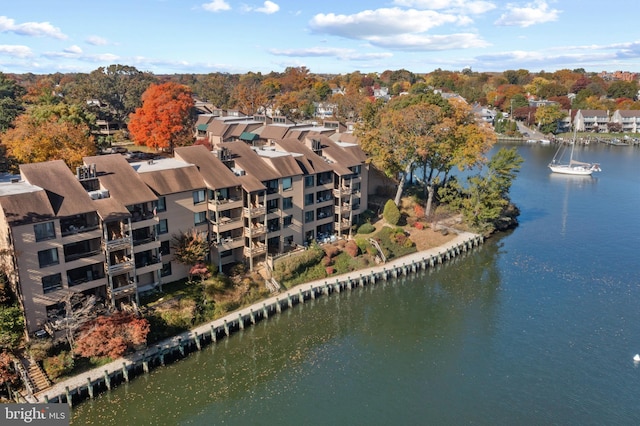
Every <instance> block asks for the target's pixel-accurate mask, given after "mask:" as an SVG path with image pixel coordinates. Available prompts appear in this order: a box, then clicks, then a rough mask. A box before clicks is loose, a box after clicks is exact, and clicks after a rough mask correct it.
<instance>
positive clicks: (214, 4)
mask: <svg viewBox="0 0 640 426" xmlns="http://www.w3.org/2000/svg"><path fill="white" fill-rule="evenodd" d="M202 8H203V9H204V10H206V11H209V12H220V11H223V10H231V6H230V5H229V3H227V2H226V1H225V0H212V1H210V2H209V3H204V4H203V5H202Z"/></svg>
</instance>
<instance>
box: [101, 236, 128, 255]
mask: <svg viewBox="0 0 640 426" xmlns="http://www.w3.org/2000/svg"><path fill="white" fill-rule="evenodd" d="M104 248H105V250H106V251H108V252H110V251H118V250H126V249H128V248H131V238H129V237H128V236H122V237H120V238H118V237H116V238H115V239H112V240H109V241H104Z"/></svg>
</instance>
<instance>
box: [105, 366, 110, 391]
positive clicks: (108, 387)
mask: <svg viewBox="0 0 640 426" xmlns="http://www.w3.org/2000/svg"><path fill="white" fill-rule="evenodd" d="M104 384H105V385H106V386H107V390H111V378H110V377H109V373H108V372H107V370H104Z"/></svg>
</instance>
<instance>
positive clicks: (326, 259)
mask: <svg viewBox="0 0 640 426" xmlns="http://www.w3.org/2000/svg"><path fill="white" fill-rule="evenodd" d="M332 262H333V261H332V260H331V258H330V257H329V256H325V257H323V258H322V265H323V266H330V265H331V263H332Z"/></svg>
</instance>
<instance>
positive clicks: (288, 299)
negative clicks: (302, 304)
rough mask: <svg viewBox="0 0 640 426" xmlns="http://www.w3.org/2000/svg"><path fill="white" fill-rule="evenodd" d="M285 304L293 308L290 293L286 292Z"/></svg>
mask: <svg viewBox="0 0 640 426" xmlns="http://www.w3.org/2000/svg"><path fill="white" fill-rule="evenodd" d="M287 305H289V308H293V301H292V300H291V293H287Z"/></svg>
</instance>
